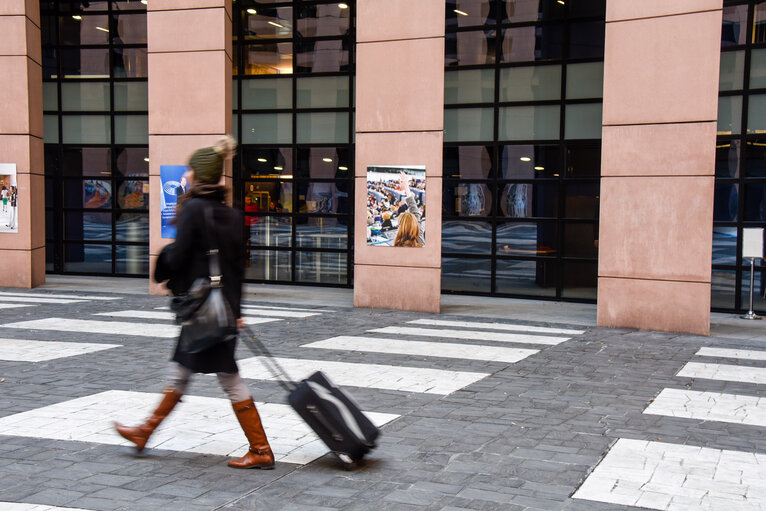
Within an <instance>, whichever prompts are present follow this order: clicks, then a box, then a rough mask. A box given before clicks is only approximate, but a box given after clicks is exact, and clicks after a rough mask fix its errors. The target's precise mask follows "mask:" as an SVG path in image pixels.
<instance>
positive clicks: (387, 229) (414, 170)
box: [367, 165, 426, 247]
mask: <svg viewBox="0 0 766 511" xmlns="http://www.w3.org/2000/svg"><path fill="white" fill-rule="evenodd" d="M425 226H426V168H425V166H422V165H409V166H387V165H378V166H368V167H367V244H368V245H374V246H380V247H423V246H425V241H426V229H425Z"/></svg>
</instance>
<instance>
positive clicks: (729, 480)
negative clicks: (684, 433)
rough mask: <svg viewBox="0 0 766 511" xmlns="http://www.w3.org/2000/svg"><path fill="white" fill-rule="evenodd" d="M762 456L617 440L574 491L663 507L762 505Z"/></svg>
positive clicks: (765, 462) (681, 510)
mask: <svg viewBox="0 0 766 511" xmlns="http://www.w3.org/2000/svg"><path fill="white" fill-rule="evenodd" d="M764 466H766V455H764V454H755V453H750V452H740V451H729V450H720V449H711V448H708V447H695V446H692V445H675V444H669V443H664V442H647V441H642V440H629V439H625V438H621V439H619V440H617V442H616V443H615V444H614V446H612V449H611V450H610V451H609V452H608V453H607V455H606V456H605V457H604V459H602V460H601V462H600V463H599V464H598V466H597V467H596V468H595V469H594V470H593V472H591V474H590V475H589V476H588V478H587V479H586V480H585V482H584V483H583V484H582V486H580V488H579V489H578V490H577V491H576V492H575V494H574V495H573V497H574V498H576V499H587V500H595V501H599V502H607V503H610V504H619V505H625V506H636V507H642V508H649V509H663V510H668V511H689V510H692V509H694V510H698V509H700V510H702V509H705V510H719V509H720V510H726V511H744V510H748V511H750V510H756V509H763V508H764V507H766V492H764V490H763V480H764V476H766V469H764Z"/></svg>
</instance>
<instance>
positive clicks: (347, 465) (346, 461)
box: [335, 452, 356, 470]
mask: <svg viewBox="0 0 766 511" xmlns="http://www.w3.org/2000/svg"><path fill="white" fill-rule="evenodd" d="M335 456H337V457H338V459H339V460H340V462H341V463H342V464H343V468H344V469H345V470H354V469H355V468H356V461H355V460H354V459H353V458H352V457H351V456H349V455H348V454H345V453H342V452H336V453H335Z"/></svg>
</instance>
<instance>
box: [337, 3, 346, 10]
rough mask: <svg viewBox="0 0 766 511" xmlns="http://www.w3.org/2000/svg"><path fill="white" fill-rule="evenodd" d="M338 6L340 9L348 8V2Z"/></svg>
mask: <svg viewBox="0 0 766 511" xmlns="http://www.w3.org/2000/svg"><path fill="white" fill-rule="evenodd" d="M338 7H339V8H341V9H348V4H338Z"/></svg>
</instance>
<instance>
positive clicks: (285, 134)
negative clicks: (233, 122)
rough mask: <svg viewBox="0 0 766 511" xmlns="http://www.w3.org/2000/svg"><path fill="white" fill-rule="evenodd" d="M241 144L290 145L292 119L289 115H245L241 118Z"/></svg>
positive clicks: (291, 139)
mask: <svg viewBox="0 0 766 511" xmlns="http://www.w3.org/2000/svg"><path fill="white" fill-rule="evenodd" d="M240 138H241V139H242V140H241V141H242V143H243V144H290V143H292V141H293V118H292V115H290V114H272V113H268V114H245V115H243V116H242V133H241V134H240Z"/></svg>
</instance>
